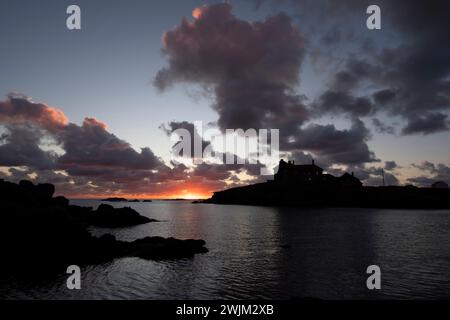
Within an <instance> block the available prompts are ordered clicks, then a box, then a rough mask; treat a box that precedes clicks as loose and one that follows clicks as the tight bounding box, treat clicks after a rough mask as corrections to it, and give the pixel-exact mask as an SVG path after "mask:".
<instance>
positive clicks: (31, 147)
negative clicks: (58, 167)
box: [0, 125, 57, 169]
mask: <svg viewBox="0 0 450 320" xmlns="http://www.w3.org/2000/svg"><path fill="white" fill-rule="evenodd" d="M6 129H7V132H6V133H4V134H2V135H1V136H0V143H1V144H0V165H2V166H15V167H20V166H32V167H35V168H39V169H48V168H52V167H55V164H56V160H57V155H56V154H55V153H54V152H51V151H44V150H42V149H41V148H40V147H39V145H40V143H41V140H42V138H43V136H44V135H43V133H42V132H41V131H40V130H38V129H36V128H33V127H30V126H26V125H15V126H7V127H6Z"/></svg>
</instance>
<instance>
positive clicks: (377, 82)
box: [259, 0, 450, 134]
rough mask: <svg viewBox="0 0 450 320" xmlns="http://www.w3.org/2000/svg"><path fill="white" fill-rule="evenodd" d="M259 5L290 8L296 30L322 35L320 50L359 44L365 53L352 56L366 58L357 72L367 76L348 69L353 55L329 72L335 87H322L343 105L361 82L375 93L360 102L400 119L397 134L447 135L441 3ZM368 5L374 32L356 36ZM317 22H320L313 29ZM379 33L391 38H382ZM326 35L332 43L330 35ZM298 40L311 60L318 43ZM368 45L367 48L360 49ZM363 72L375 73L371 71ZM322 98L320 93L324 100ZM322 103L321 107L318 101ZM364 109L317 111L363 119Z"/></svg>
mask: <svg viewBox="0 0 450 320" xmlns="http://www.w3.org/2000/svg"><path fill="white" fill-rule="evenodd" d="M265 2H270V3H272V4H277V3H284V4H286V3H288V4H290V5H291V6H292V7H293V10H294V11H295V15H296V16H297V17H299V18H298V24H299V25H300V26H301V27H302V28H303V29H311V30H314V31H315V33H314V34H322V35H327V36H328V39H327V41H325V42H324V41H322V42H320V44H321V45H324V44H325V45H327V46H328V47H329V49H328V50H327V51H331V52H333V48H335V49H339V45H344V46H347V47H350V46H351V45H354V44H358V43H359V44H360V45H359V48H357V49H356V50H361V48H363V49H365V51H356V52H354V53H356V54H358V56H363V57H365V59H367V65H366V67H365V68H364V70H368V71H369V72H368V73H367V74H366V75H364V74H359V75H358V74H355V73H354V72H353V71H352V68H351V66H350V64H349V62H351V61H352V60H354V57H353V56H350V57H349V58H348V59H347V63H346V64H345V66H344V67H343V68H340V70H338V71H337V72H336V75H335V80H337V81H336V82H335V83H337V84H338V86H334V87H333V88H332V89H330V90H331V91H332V92H333V94H334V95H335V96H337V97H341V98H342V96H345V97H346V101H347V100H352V97H353V99H357V98H358V97H360V96H359V95H358V93H356V92H353V91H352V90H350V89H356V88H358V85H360V84H361V83H362V81H366V82H369V84H370V85H371V88H373V89H374V90H376V91H375V92H371V93H367V100H366V101H368V100H371V99H372V100H373V103H374V105H376V110H375V111H376V112H384V113H386V114H388V115H389V116H396V117H399V118H402V119H403V120H404V121H405V122H406V125H405V128H404V129H403V130H401V132H402V133H403V134H421V133H422V134H430V133H435V132H439V131H443V130H448V125H447V123H445V122H444V121H443V118H442V114H448V112H449V110H450V59H449V58H448V57H449V56H450V42H449V41H448V39H449V38H450V19H449V18H448V13H449V12H450V2H449V1H446V0H432V1H407V0H396V1H387V0H379V1H377V2H376V3H373V2H372V1H368V0H367V1H366V0H361V1H356V0H341V1H329V0H323V1H306V0H295V1H294V0H288V1H269V0H268V1H259V4H261V3H265ZM371 4H377V5H378V6H380V8H381V10H382V30H381V31H375V32H370V33H368V32H363V31H364V29H365V19H366V17H367V15H366V14H365V11H366V8H367V7H368V6H369V5H371ZM318 21H324V23H321V24H320V25H318ZM355 22H356V23H355ZM358 26H359V28H360V29H356V30H358V32H359V33H360V36H359V37H352V38H351V42H352V44H350V43H349V40H348V37H343V36H342V34H343V33H344V31H345V32H350V30H355V28H357V27H358ZM387 34H389V35H394V36H395V37H391V38H390V39H388V38H383V37H382V36H383V35H387ZM333 35H334V37H335V38H334V39H333V38H331V37H333ZM344 39H345V41H346V43H344ZM339 41H341V42H340V43H339ZM306 43H307V44H308V45H310V46H311V47H309V48H308V49H309V51H310V52H311V53H314V55H315V57H314V60H317V56H316V54H315V52H317V50H316V49H319V50H320V46H319V47H318V48H315V47H314V46H318V42H317V41H314V40H309V41H307V42H306ZM368 43H371V45H370V46H367V44H368ZM355 47H358V46H355ZM326 59H329V57H327V58H326ZM332 60H333V59H332ZM332 63H334V64H335V65H339V64H341V61H340V60H339V59H337V58H336V57H334V60H333V61H332ZM371 70H378V71H377V72H375V73H373V72H370V71H371ZM366 84H367V83H366ZM327 90H328V89H327ZM328 94H329V93H327V92H325V93H324V96H325V97H326V96H327V95H328ZM340 95H341V96H340ZM319 100H320V99H319ZM324 101H325V102H327V100H326V99H324ZM344 102H345V101H344ZM369 109H370V108H366V109H364V108H362V109H359V108H357V109H355V108H353V105H350V107H348V104H345V103H344V104H342V105H340V104H339V105H338V104H337V103H336V104H331V106H330V103H328V104H326V105H325V107H324V108H323V110H325V111H329V112H343V113H348V114H351V115H355V110H356V115H362V114H365V113H366V114H367V115H369V114H370V112H369V111H370V110H369Z"/></svg>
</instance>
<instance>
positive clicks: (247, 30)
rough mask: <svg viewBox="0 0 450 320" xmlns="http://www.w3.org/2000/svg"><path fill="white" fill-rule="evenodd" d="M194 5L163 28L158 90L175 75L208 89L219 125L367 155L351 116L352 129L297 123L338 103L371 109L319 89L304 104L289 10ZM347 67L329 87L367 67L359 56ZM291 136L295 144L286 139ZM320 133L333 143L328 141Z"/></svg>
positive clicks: (299, 51)
mask: <svg viewBox="0 0 450 320" xmlns="http://www.w3.org/2000/svg"><path fill="white" fill-rule="evenodd" d="M195 12H196V17H195V19H194V21H193V22H190V21H188V20H187V19H183V20H182V21H181V24H180V25H178V26H177V27H175V28H174V29H173V30H171V31H168V32H166V33H165V34H164V36H163V49H162V50H163V53H164V55H165V57H166V59H167V62H168V65H167V66H166V67H165V68H163V69H161V70H160V71H159V72H158V74H157V75H156V77H155V79H154V84H155V86H156V87H157V88H159V89H160V90H166V89H167V88H168V87H170V86H171V85H173V84H175V83H179V82H189V83H196V84H199V85H202V86H207V87H209V88H212V91H213V92H214V93H215V96H214V98H215V102H214V104H213V105H212V108H213V109H214V110H216V111H217V113H218V115H219V119H218V122H217V123H218V126H219V128H220V129H222V130H225V129H237V128H242V129H244V130H246V129H249V128H255V129H260V128H270V129H273V128H276V129H280V135H281V136H280V139H281V140H282V141H281V144H282V145H283V148H284V149H283V150H284V151H291V152H295V151H297V152H301V151H303V150H305V151H313V152H314V153H315V155H316V156H324V157H327V159H328V160H329V161H337V162H338V163H344V162H345V163H351V164H353V163H356V162H358V161H369V162H371V161H374V160H375V156H374V155H373V153H372V152H371V151H370V150H369V148H368V146H367V143H366V142H367V140H368V138H369V136H370V135H369V132H368V130H367V129H366V128H365V127H364V125H363V124H362V122H361V123H358V120H354V121H353V122H354V124H355V126H354V127H353V128H352V130H344V131H340V130H337V129H336V128H335V127H334V126H320V125H313V124H310V125H309V126H307V127H306V129H305V128H303V129H302V126H303V127H304V126H305V125H307V123H308V122H309V121H310V120H311V119H312V118H313V117H314V116H315V117H317V116H318V115H317V114H319V116H320V115H323V114H324V113H326V112H340V110H342V109H344V110H354V115H355V116H361V115H367V114H369V113H372V110H373V109H374V106H373V104H372V101H371V100H370V99H368V98H365V97H356V98H354V97H352V96H351V95H345V94H341V93H337V95H334V92H332V91H330V92H329V93H328V94H327V95H323V96H322V98H321V100H320V101H319V103H320V106H319V107H316V108H310V107H308V106H307V105H306V97H304V96H303V95H300V94H298V93H296V91H295V90H296V88H297V86H298V85H299V83H300V78H299V74H300V69H301V66H302V62H303V56H304V55H305V49H304V42H305V41H304V39H303V37H302V36H301V34H300V31H299V30H298V29H297V28H296V27H295V26H294V25H293V23H292V21H291V19H290V18H289V16H287V15H286V14H283V13H280V14H277V15H274V16H271V17H268V18H267V19H265V20H262V21H257V22H248V21H244V20H240V19H238V18H236V17H235V16H233V15H232V12H231V5H230V4H228V3H224V4H217V5H210V6H203V7H201V8H199V9H198V10H196V11H195ZM348 67H349V69H351V72H348V74H346V75H345V74H341V75H340V78H338V79H336V81H335V83H334V84H333V87H332V88H331V89H330V90H334V89H338V88H341V87H344V86H345V87H347V88H346V90H348V89H349V88H350V87H352V86H353V84H352V81H353V80H352V78H358V77H367V76H368V73H370V72H373V70H372V69H370V65H369V64H368V63H364V62H363V61H357V60H355V61H353V62H352V63H349V64H348ZM344 80H346V81H347V84H345V85H344V82H345V81H344ZM319 103H318V104H319ZM313 109H314V110H313ZM315 113H317V114H315ZM357 123H358V124H357ZM316 138H319V140H314V141H313V139H316ZM293 139H294V140H295V141H297V143H290V142H289V141H291V140H293ZM327 139H335V140H336V141H338V142H339V145H338V146H337V147H335V146H330V142H329V141H327ZM341 141H342V142H341ZM338 148H342V149H341V150H338Z"/></svg>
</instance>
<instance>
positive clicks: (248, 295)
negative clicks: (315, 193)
mask: <svg viewBox="0 0 450 320" xmlns="http://www.w3.org/2000/svg"><path fill="white" fill-rule="evenodd" d="M100 203H101V202H100V201H98V200H71V204H76V205H81V206H90V207H94V208H95V207H97V206H98V205H99V204H100ZM113 205H114V206H116V207H123V206H130V207H132V208H134V209H135V210H137V211H138V212H139V213H140V214H142V215H145V216H147V217H150V218H153V219H158V220H159V222H152V223H147V224H143V225H139V226H134V227H128V228H121V229H104V228H91V229H90V231H91V232H92V233H93V234H94V235H98V236H99V235H102V234H105V233H110V234H113V235H115V236H116V238H117V239H120V240H126V241H132V240H135V239H138V238H142V237H146V236H161V237H175V238H179V239H203V240H205V241H206V247H207V248H208V249H209V252H208V253H205V254H197V255H195V256H194V257H193V258H189V259H181V260H165V261H152V260H143V259H140V258H120V259H115V260H113V261H111V262H108V263H105V264H98V265H90V266H82V267H81V289H80V290H69V289H68V288H67V285H66V280H67V277H68V276H69V275H66V274H62V275H60V276H57V277H55V278H54V279H51V280H48V281H46V282H45V283H39V284H36V283H33V284H30V283H22V282H20V283H10V284H8V285H3V286H2V287H1V288H0V295H1V296H3V297H6V298H7V299H119V300H122V299H123V300H127V299H163V300H172V299H183V300H184V299H193V300H197V299H269V300H270V299H286V300H288V299H297V298H298V299H304V298H308V299H309V298H312V299H331V300H340V299H449V298H450V211H449V210H379V209H354V208H352V209H346V208H327V209H307V208H288V207H257V206H239V205H215V204H193V203H191V201H162V200H155V201H153V202H151V203H125V204H124V203H114V204H113ZM373 265H375V266H378V267H379V270H380V273H379V279H380V281H381V282H380V289H372V290H370V289H369V288H368V286H367V280H368V278H369V277H370V276H371V274H370V273H367V269H368V267H369V266H373Z"/></svg>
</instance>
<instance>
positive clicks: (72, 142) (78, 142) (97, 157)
mask: <svg viewBox="0 0 450 320" xmlns="http://www.w3.org/2000/svg"><path fill="white" fill-rule="evenodd" d="M59 139H60V141H61V142H62V147H63V149H64V150H65V151H66V152H65V154H64V155H63V156H61V157H60V159H59V164H60V165H61V166H62V167H63V168H65V169H66V168H67V169H68V170H70V168H71V166H73V165H76V166H77V167H79V166H87V167H89V168H93V167H99V168H100V169H102V168H115V169H117V170H120V169H121V168H122V169H123V168H126V169H136V170H139V169H141V170H151V169H154V168H156V167H157V166H158V165H160V164H161V161H160V159H159V158H157V157H156V156H155V155H154V154H153V152H152V151H151V150H150V149H149V148H143V149H141V152H137V151H136V150H134V149H133V148H132V147H131V146H130V144H129V143H128V142H126V141H123V140H121V139H119V138H117V137H116V136H115V135H114V134H112V133H110V132H108V131H107V130H106V127H105V125H104V124H103V123H101V122H99V121H97V120H95V119H92V118H86V119H85V120H84V122H83V124H82V125H81V126H78V125H76V124H73V123H71V124H69V125H67V126H66V128H65V129H64V131H63V132H62V133H61V134H60V136H59Z"/></svg>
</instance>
